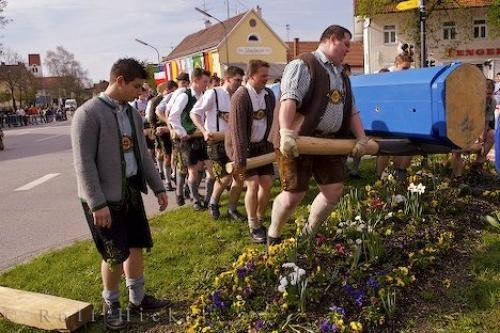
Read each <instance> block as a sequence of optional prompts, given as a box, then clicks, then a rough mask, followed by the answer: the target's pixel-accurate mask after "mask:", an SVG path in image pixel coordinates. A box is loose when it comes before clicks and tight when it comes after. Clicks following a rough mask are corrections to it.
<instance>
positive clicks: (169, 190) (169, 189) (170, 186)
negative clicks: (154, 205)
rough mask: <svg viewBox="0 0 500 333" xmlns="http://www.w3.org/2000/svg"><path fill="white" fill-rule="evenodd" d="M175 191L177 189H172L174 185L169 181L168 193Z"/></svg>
mask: <svg viewBox="0 0 500 333" xmlns="http://www.w3.org/2000/svg"><path fill="white" fill-rule="evenodd" d="M173 190H175V189H174V188H173V187H172V184H171V183H170V181H168V182H167V191H168V192H172V191H173Z"/></svg>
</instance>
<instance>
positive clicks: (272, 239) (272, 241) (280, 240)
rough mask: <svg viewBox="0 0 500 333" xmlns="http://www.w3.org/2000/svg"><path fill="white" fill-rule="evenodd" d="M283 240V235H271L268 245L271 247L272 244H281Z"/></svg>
mask: <svg viewBox="0 0 500 333" xmlns="http://www.w3.org/2000/svg"><path fill="white" fill-rule="evenodd" d="M282 241H283V239H282V238H281V237H277V238H274V237H271V236H267V247H269V246H271V245H277V244H280V243H281V242H282Z"/></svg>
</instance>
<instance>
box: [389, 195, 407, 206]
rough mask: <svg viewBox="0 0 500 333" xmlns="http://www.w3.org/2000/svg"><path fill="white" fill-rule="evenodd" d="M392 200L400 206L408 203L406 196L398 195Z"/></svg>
mask: <svg viewBox="0 0 500 333" xmlns="http://www.w3.org/2000/svg"><path fill="white" fill-rule="evenodd" d="M392 199H393V200H394V201H395V202H396V203H398V204H399V203H402V202H405V201H406V198H405V197H404V196H402V195H401V194H398V195H393V196H392Z"/></svg>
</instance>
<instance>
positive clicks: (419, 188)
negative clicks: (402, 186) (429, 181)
mask: <svg viewBox="0 0 500 333" xmlns="http://www.w3.org/2000/svg"><path fill="white" fill-rule="evenodd" d="M424 192H425V186H424V185H422V183H419V184H418V185H417V193H418V194H423V193H424Z"/></svg>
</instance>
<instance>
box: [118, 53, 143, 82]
mask: <svg viewBox="0 0 500 333" xmlns="http://www.w3.org/2000/svg"><path fill="white" fill-rule="evenodd" d="M118 76H123V79H124V80H125V83H129V82H131V81H134V80H135V79H143V80H147V79H148V77H149V74H148V72H147V71H146V68H145V67H144V65H143V64H141V63H140V62H139V61H138V60H136V59H134V58H122V59H118V60H117V61H116V62H115V63H114V64H113V66H112V67H111V72H110V78H111V81H114V80H115V79H116V78H117V77H118Z"/></svg>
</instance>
